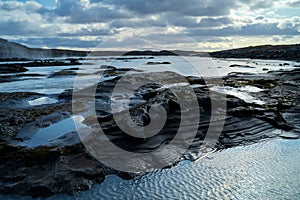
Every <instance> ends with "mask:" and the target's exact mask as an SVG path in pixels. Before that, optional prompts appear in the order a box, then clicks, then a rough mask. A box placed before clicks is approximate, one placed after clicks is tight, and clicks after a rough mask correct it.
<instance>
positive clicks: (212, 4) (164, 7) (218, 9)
mask: <svg viewBox="0 0 300 200" xmlns="http://www.w3.org/2000/svg"><path fill="white" fill-rule="evenodd" d="M93 2H98V1H93ZM99 2H100V1H99ZM103 2H104V3H106V4H109V5H115V6H117V7H118V8H125V9H127V10H129V11H132V12H134V13H136V14H139V15H149V14H159V13H168V12H173V13H177V14H180V15H185V16H221V15H227V14H229V13H230V9H232V8H233V7H235V5H236V4H235V1H232V0H222V1H219V0H185V1H182V0H163V1H161V0H152V1H141V0H128V1H126V2H125V1H120V0H103Z"/></svg>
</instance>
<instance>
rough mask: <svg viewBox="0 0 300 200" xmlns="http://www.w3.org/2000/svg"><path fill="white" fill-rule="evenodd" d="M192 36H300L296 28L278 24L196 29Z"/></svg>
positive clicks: (192, 31) (191, 31)
mask: <svg viewBox="0 0 300 200" xmlns="http://www.w3.org/2000/svg"><path fill="white" fill-rule="evenodd" d="M188 35H190V36H271V35H299V31H298V30H297V29H296V28H286V29H280V28H279V27H278V24H277V23H273V24H250V25H245V26H242V27H233V26H230V27H225V28H220V29H194V30H190V31H189V33H188Z"/></svg>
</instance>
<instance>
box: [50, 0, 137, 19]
mask: <svg viewBox="0 0 300 200" xmlns="http://www.w3.org/2000/svg"><path fill="white" fill-rule="evenodd" d="M54 12H55V13H56V14H57V15H58V16H63V17H68V19H67V22H69V23H92V22H109V21H110V20H113V19H120V18H129V17H132V16H130V15H129V13H127V12H126V11H122V10H116V9H112V8H111V7H110V6H109V5H102V4H95V5H90V6H89V7H87V8H85V7H84V5H82V3H81V2H80V1H78V0H58V1H57V7H56V8H55V9H54Z"/></svg>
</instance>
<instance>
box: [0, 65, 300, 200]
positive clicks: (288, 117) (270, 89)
mask: <svg viewBox="0 0 300 200" xmlns="http://www.w3.org/2000/svg"><path fill="white" fill-rule="evenodd" d="M102 68H107V70H106V71H105V72H104V73H102V75H103V76H105V77H106V78H109V77H111V78H110V79H107V80H105V81H102V82H99V83H98V84H97V85H96V86H93V87H89V88H85V89H83V90H80V91H78V92H76V95H77V97H78V102H75V104H74V102H73V107H74V105H76V109H78V110H81V109H82V112H85V110H84V108H83V107H84V106H83V104H84V100H85V99H86V98H89V97H90V96H91V95H92V96H94V102H93V104H94V105H95V109H96V116H94V115H91V116H88V117H86V118H85V119H84V121H83V123H84V124H86V125H88V126H90V127H93V126H95V125H96V124H100V125H101V127H102V129H103V131H104V134H105V135H106V136H107V137H108V138H109V139H110V141H112V142H113V143H114V144H115V145H117V146H118V147H120V148H122V149H124V150H126V151H130V152H136V153H147V152H152V151H155V150H157V149H160V148H163V147H164V146H166V145H168V144H169V142H170V141H172V139H173V138H174V137H175V135H176V133H177V131H178V128H179V126H180V124H181V117H182V116H186V118H187V122H191V123H193V121H194V120H195V118H194V117H195V115H194V114H193V113H194V112H195V110H194V111H193V110H181V105H180V102H179V97H178V95H176V93H175V92H174V88H181V89H184V90H185V89H186V87H190V86H189V85H191V86H192V89H193V91H194V93H195V94H196V97H197V101H198V106H197V108H195V109H198V111H199V113H200V118H199V119H198V120H199V123H198V131H197V133H196V136H195V138H194V139H193V142H192V144H191V145H190V147H189V149H188V150H187V151H186V152H185V154H184V155H181V154H180V155H176V152H175V151H171V150H170V155H168V157H171V158H172V159H173V160H172V162H170V166H171V165H173V164H176V163H177V162H179V161H180V160H182V159H190V160H194V159H197V158H199V156H200V155H202V153H203V151H207V150H208V149H207V148H206V147H207V146H208V147H210V148H211V149H222V148H228V147H233V146H238V145H247V144H251V143H255V142H258V141H261V140H264V139H268V138H274V137H282V138H286V139H297V138H299V134H300V114H299V113H300V112H299V111H300V104H299V103H300V102H299V101H300V100H299V99H300V93H299V92H298V88H299V84H300V69H295V70H292V71H269V72H268V73H266V74H260V75H257V74H250V73H232V74H230V75H228V76H226V77H223V79H222V83H220V82H219V80H215V79H213V78H212V79H211V80H210V81H209V82H210V83H214V84H207V85H206V84H205V81H203V79H201V78H197V77H186V83H188V85H186V83H185V84H182V85H180V84H178V83H177V84H175V85H174V84H173V85H172V84H170V85H161V84H159V83H152V84H145V85H143V86H141V87H139V88H137V89H136V90H135V91H134V95H131V96H130V95H129V96H128V95H123V96H122V95H119V96H117V97H118V99H117V100H120V101H122V100H126V99H128V100H129V105H127V104H124V105H123V106H122V105H120V106H119V107H118V110H116V111H115V112H116V113H118V114H120V116H123V114H124V116H125V114H126V113H125V111H126V110H128V109H129V113H130V116H131V118H132V120H133V121H134V122H135V123H136V124H138V125H140V126H147V125H149V124H151V118H150V110H151V109H150V108H151V107H152V108H153V106H154V108H155V106H157V105H160V106H162V107H163V108H164V109H165V111H166V114H167V119H166V123H165V125H164V127H163V128H162V129H161V130H160V131H159V132H158V134H156V135H154V136H152V137H148V138H136V137H133V136H131V135H128V134H126V133H124V131H122V130H121V129H120V128H119V127H118V125H117V123H116V121H115V118H114V117H113V113H112V109H111V104H112V103H114V101H116V99H113V98H112V95H113V91H114V88H115V87H116V84H117V83H118V82H119V80H120V79H121V78H122V77H123V74H125V73H126V72H128V71H131V70H132V69H129V68H128V69H117V68H114V67H111V66H110V67H105V66H103V67H102ZM70 72H73V71H72V70H71V71H70ZM133 72H134V71H133ZM136 72H137V73H139V74H141V75H140V77H142V78H146V77H147V76H153V75H154V74H149V73H142V72H141V71H136ZM155 75H156V76H160V74H159V73H156V74H155ZM143 76H144V77H143ZM162 76H163V78H171V77H172V76H174V73H173V72H166V73H163V74H162ZM134 81H135V80H134V79H128V82H127V83H126V84H127V85H126V87H127V86H128V87H130V85H132V84H133V83H134ZM123 86H124V85H123ZM215 86H218V87H219V88H221V89H222V88H223V90H212V88H213V87H215ZM249 88H250V89H249ZM244 90H245V91H246V92H247V94H248V95H250V96H246V98H244V99H243V98H242V97H243V96H241V94H244V93H243V91H244ZM95 91H96V92H95ZM222 91H226V92H227V93H226V94H227V95H224V93H222ZM228 91H235V92H240V93H237V94H235V93H232V92H231V93H230V92H228ZM72 92H73V91H65V92H64V93H62V94H60V95H58V96H56V98H58V100H59V101H58V103H55V104H51V105H40V106H35V107H29V106H27V107H26V106H25V107H18V106H16V104H15V106H14V104H12V103H11V102H12V101H15V102H18V101H22V100H24V99H27V98H30V99H33V98H38V97H43V96H45V95H43V94H38V93H1V94H0V103H1V104H3V105H10V106H3V107H0V124H1V128H0V152H1V153H0V169H1V170H0V181H1V183H2V184H1V185H0V191H1V193H3V194H20V195H31V196H34V197H38V196H43V197H46V196H49V195H52V194H57V193H67V194H74V193H76V192H78V191H81V190H87V189H89V188H91V187H92V186H93V185H94V184H95V183H100V182H102V181H103V180H104V178H105V175H107V174H111V173H114V174H118V175H119V176H121V177H123V178H132V177H134V176H136V175H135V174H129V173H124V172H118V171H116V170H113V169H111V168H109V167H106V166H105V165H103V164H102V163H101V162H99V161H97V160H96V159H95V158H93V157H92V156H91V155H90V154H89V153H88V152H87V150H86V149H85V147H84V145H83V144H82V143H81V142H80V140H79V138H78V134H77V133H76V132H75V131H71V132H69V133H68V134H65V135H64V136H62V137H60V138H57V139H56V140H55V142H52V143H51V145H49V146H39V147H35V148H26V147H22V146H20V145H18V144H19V143H20V142H22V140H24V138H30V137H32V136H33V135H34V133H35V130H36V129H40V128H43V127H49V126H51V125H52V124H55V123H57V122H58V121H61V120H63V119H66V118H68V117H70V116H71V115H72V105H71V101H72ZM250 97H251V98H253V99H254V100H259V102H263V103H257V102H258V101H248V100H249V98H250ZM182 98H183V99H184V98H186V99H185V100H187V101H188V99H187V97H182ZM247 98H248V99H247ZM81 100H82V102H83V103H82V102H81ZM213 104H214V105H218V104H220V105H219V106H218V107H217V108H220V109H215V110H214V109H212V108H211V107H212V105H213ZM128 106H129V107H128ZM224 108H225V109H224ZM114 114H115V113H114ZM212 116H213V117H212ZM95 119H96V120H95ZM121 119H123V118H122V117H121ZM124 119H125V118H124ZM223 120H224V126H223V124H222V121H223ZM211 123H213V124H214V125H215V126H213V128H212V129H211V130H210V129H209V127H210V125H211ZM218 124H219V125H220V126H219V125H218ZM220 128H221V134H220V137H218V141H217V143H216V146H214V144H210V143H209V142H210V140H206V141H205V142H204V140H205V139H207V138H208V139H210V138H209V137H212V139H213V135H212V133H214V132H217V131H220V130H219V129H220ZM217 129H218V130H217ZM20 130H26V131H25V132H23V133H26V134H25V136H26V137H25V136H24V135H23V137H18V134H19V133H20ZM184 130H185V131H187V132H188V131H189V126H188V125H186V126H185V127H184ZM208 130H210V131H211V132H208ZM98 134H99V138H98V139H100V140H101V137H102V136H101V133H98ZM70 140H72V141H76V142H71V143H68V142H67V141H70ZM100 142H101V141H100ZM175 149H176V146H175V147H174V150H175ZM204 153H205V152H204ZM173 154H174V155H173Z"/></svg>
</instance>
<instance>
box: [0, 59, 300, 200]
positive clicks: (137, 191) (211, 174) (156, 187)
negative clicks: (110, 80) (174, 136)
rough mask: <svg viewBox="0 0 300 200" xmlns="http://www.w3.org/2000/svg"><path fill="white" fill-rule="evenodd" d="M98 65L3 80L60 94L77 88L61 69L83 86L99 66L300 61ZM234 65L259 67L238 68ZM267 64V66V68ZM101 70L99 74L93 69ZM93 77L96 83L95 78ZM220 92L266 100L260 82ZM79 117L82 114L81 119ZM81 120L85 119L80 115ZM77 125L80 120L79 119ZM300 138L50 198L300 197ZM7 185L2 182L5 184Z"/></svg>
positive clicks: (0, 86)
mask: <svg viewBox="0 0 300 200" xmlns="http://www.w3.org/2000/svg"><path fill="white" fill-rule="evenodd" d="M148 61H151V62H165V61H168V62H171V65H151V66H150V65H146V63H147V62H148ZM87 62H89V63H92V64H93V65H88V64H86V65H85V64H84V65H82V66H53V67H32V68H28V69H29V71H28V72H25V73H24V74H26V73H27V74H29V73H37V74H43V75H45V76H43V77H23V78H21V79H20V80H19V81H14V82H6V83H0V92H39V93H44V94H58V93H61V92H63V91H64V90H67V89H72V88H73V84H74V77H72V76H64V77H53V78H50V77H49V76H50V75H51V74H52V73H54V72H57V71H60V70H63V69H69V68H74V67H80V68H81V70H79V71H78V72H80V73H89V75H87V74H85V75H83V76H80V77H78V78H79V79H80V82H81V84H82V87H86V86H88V85H90V84H91V79H92V80H93V81H98V80H99V79H100V74H101V72H99V70H100V69H99V67H100V66H101V65H112V66H115V67H125V68H135V69H142V70H146V71H151V72H152V71H175V72H178V73H181V74H183V75H189V76H192V75H194V76H195V75H196V76H199V74H200V75H201V76H203V77H221V76H224V75H227V74H228V73H231V72H245V73H248V72H250V73H266V69H268V70H280V69H283V70H290V69H293V68H294V65H298V63H293V62H288V63H290V65H287V66H280V64H282V63H286V62H285V61H270V60H268V61H264V60H250V59H211V58H196V57H191V58H181V57H172V56H167V57H155V58H154V59H151V60H147V59H137V60H128V62H124V61H122V60H113V61H109V62H108V61H105V60H88V61H87ZM232 64H239V65H249V66H252V67H254V68H233V67H229V66H230V65H232ZM265 68H266V69H265ZM95 72H99V73H98V74H93V73H95ZM93 81H92V82H93ZM215 89H216V90H217V91H219V92H226V93H227V94H232V95H235V96H237V97H239V98H242V99H244V100H247V101H249V100H250V101H252V102H253V103H257V104H263V103H264V102H260V100H259V99H256V98H255V97H254V96H252V95H251V93H256V92H260V91H261V90H260V89H259V88H256V87H242V88H235V89H233V88H215ZM46 98H48V99H45V98H44V97H42V98H39V99H34V100H32V101H31V102H29V103H30V104H32V105H42V104H44V103H49V102H52V103H55V99H51V98H49V97H46ZM75 120H76V119H75ZM78 120H79V121H80V120H82V119H81V118H80V117H79V118H78ZM76 124H77V123H76ZM74 130H76V127H75V125H74V118H68V119H65V120H62V121H60V122H58V123H55V124H53V125H51V126H49V127H47V128H43V129H40V130H39V131H38V132H37V133H36V134H35V135H34V136H33V137H32V138H31V139H30V140H27V141H24V142H23V145H26V146H28V147H35V146H39V145H47V144H48V143H49V141H53V140H55V139H56V138H58V137H61V136H63V135H64V134H67V133H69V132H70V131H74ZM299 155H300V140H282V139H273V140H270V141H267V142H260V143H258V144H254V145H250V146H244V147H235V148H231V149H226V150H223V151H221V152H217V153H214V154H211V155H210V156H209V157H208V158H205V159H203V160H199V161H196V162H189V161H183V162H181V163H180V164H178V165H177V166H175V167H172V168H170V169H164V170H157V171H153V172H151V173H148V174H146V175H144V176H142V177H140V178H137V179H134V180H129V181H128V180H123V179H121V178H119V177H117V176H115V175H109V176H107V177H106V179H105V181H104V182H103V183H102V184H98V185H96V186H94V187H93V188H92V189H91V190H89V191H83V192H80V193H78V194H76V195H75V196H67V195H55V196H52V197H49V198H48V199H50V200H52V199H101V200H102V199H104V200H105V199H300V192H299V188H300V168H299V166H300V157H299ZM0 184H1V183H0ZM0 199H31V198H30V197H19V196H1V195H0Z"/></svg>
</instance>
